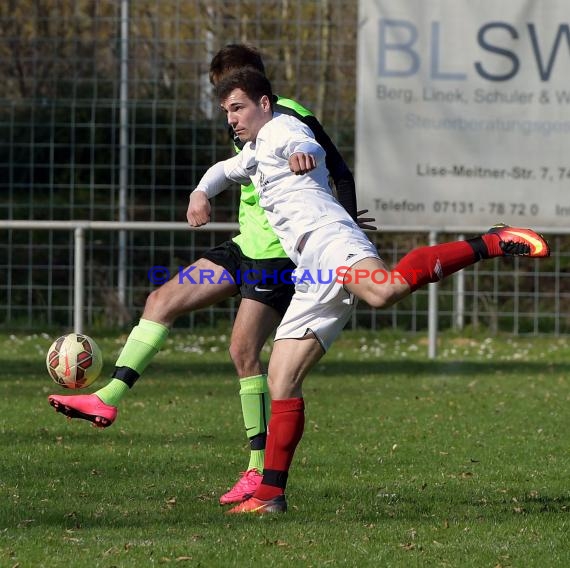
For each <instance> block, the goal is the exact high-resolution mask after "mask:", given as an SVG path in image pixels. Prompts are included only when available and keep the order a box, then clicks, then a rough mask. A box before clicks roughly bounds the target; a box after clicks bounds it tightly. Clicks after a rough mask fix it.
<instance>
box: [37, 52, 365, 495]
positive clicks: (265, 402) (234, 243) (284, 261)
mask: <svg viewBox="0 0 570 568" xmlns="http://www.w3.org/2000/svg"><path fill="white" fill-rule="evenodd" d="M242 67H253V68H255V69H257V70H259V71H261V72H262V73H265V69H264V66H263V61H262V59H261V57H260V54H259V52H258V51H257V50H255V49H254V48H251V47H249V46H246V45H243V44H232V45H228V46H226V47H224V48H223V49H221V50H220V51H219V52H218V54H217V55H216V56H215V57H214V58H213V59H212V62H211V66H210V80H211V82H212V84H214V85H215V84H217V83H218V82H219V80H220V79H221V78H223V77H224V75H226V74H227V73H228V72H230V71H233V70H235V69H236V68H242ZM275 111H276V112H277V113H282V114H292V115H293V116H296V117H297V118H299V119H300V120H301V121H303V122H304V123H305V124H307V125H308V126H309V127H310V128H311V130H312V131H313V133H314V135H315V137H316V139H317V140H318V141H319V143H320V144H321V146H323V148H325V150H326V153H327V156H326V165H327V168H328V170H329V172H330V175H331V178H332V180H333V182H334V185H335V189H336V193H337V197H338V199H339V201H340V202H341V204H342V205H343V206H344V207H345V209H346V210H347V212H348V213H349V215H350V216H351V217H352V218H353V219H356V217H357V211H356V194H355V184H354V178H353V176H352V173H351V171H350V169H349V168H348V166H347V165H346V163H345V161H344V160H343V158H342V156H341V155H340V153H339V151H338V150H337V148H336V147H335V146H334V144H333V143H332V141H331V139H330V138H329V136H328V135H327V134H326V133H325V131H324V129H323V128H322V126H321V125H320V123H319V122H318V120H317V119H316V118H315V117H314V116H313V115H312V114H311V113H310V112H309V111H308V110H307V109H305V108H304V107H302V106H301V105H299V104H298V103H296V102H295V101H292V100H290V99H282V98H277V102H276V106H275ZM231 135H232V139H233V141H234V144H235V145H236V150H238V151H239V148H240V146H241V144H242V143H241V142H240V140H239V136H237V133H235V132H233V131H232V132H231ZM367 221H370V219H361V223H360V224H361V226H363V227H366V226H367V225H365V224H364V223H366V222H367ZM239 227H240V231H239V234H238V235H237V236H236V237H234V238H233V239H231V240H229V241H226V242H225V243H223V244H221V245H220V246H218V247H215V248H213V249H211V250H209V251H207V252H206V253H204V254H203V255H202V257H201V258H200V259H198V260H197V261H196V262H195V263H193V264H192V265H190V266H189V267H187V268H186V269H185V272H186V271H188V273H189V274H190V273H192V274H194V275H199V274H201V273H203V271H208V272H207V274H208V275H209V277H210V278H208V279H203V280H204V281H202V279H199V281H197V282H196V283H193V282H192V280H189V279H183V282H182V283H180V282H179V278H178V276H177V277H175V278H173V279H172V280H170V281H169V282H167V283H165V284H163V285H162V286H160V287H159V288H158V289H156V290H154V291H153V292H151V294H150V295H149V296H148V298H147V301H146V304H145V308H144V312H143V315H142V317H141V319H140V321H139V323H138V325H137V326H136V327H134V328H133V330H132V331H131V333H130V335H129V337H128V338H127V341H126V344H125V346H124V348H123V350H122V351H121V353H120V355H119V358H118V360H117V362H116V366H115V370H114V373H113V378H112V379H111V380H110V382H109V383H108V384H107V385H105V386H104V387H102V388H101V389H99V390H98V391H96V392H95V393H93V394H88V395H76V396H61V395H51V396H49V397H48V400H49V403H50V404H51V405H52V406H53V407H54V408H55V409H56V410H57V411H58V412H61V413H63V414H64V415H66V416H68V417H70V418H82V419H84V420H88V421H90V422H92V423H93V424H94V425H95V426H97V427H100V428H106V427H108V426H110V425H111V424H113V422H114V421H115V419H116V417H117V406H118V404H119V402H120V401H121V399H122V398H123V397H124V396H125V394H126V393H127V392H128V391H129V390H130V389H131V388H132V387H133V385H134V384H135V382H136V381H137V380H138V379H139V377H140V376H141V375H142V373H143V372H144V370H145V369H146V367H147V366H148V364H149V363H150V361H151V360H152V358H153V357H154V356H155V355H156V353H157V352H158V351H159V350H160V348H161V347H162V345H163V344H164V342H165V340H166V338H167V336H168V333H169V329H170V327H171V326H172V325H173V323H174V321H175V320H176V319H177V318H178V317H179V316H181V315H183V314H186V313H189V312H192V311H194V310H198V309H200V308H204V307H207V306H210V305H213V304H216V303H218V302H220V301H222V300H225V299H227V298H229V297H231V296H234V295H236V294H238V293H239V294H240V295H241V302H240V306H239V309H238V312H237V315H236V318H235V322H234V325H233V329H232V335H231V340H230V346H229V352H230V357H231V359H232V362H233V363H234V366H235V368H236V371H237V374H238V377H239V379H240V391H239V394H240V398H241V406H242V413H243V419H244V425H245V430H246V435H247V437H248V439H249V443H250V459H249V463H248V466H247V468H246V470H245V471H244V472H243V473H242V474H241V477H240V478H239V480H238V481H237V483H236V484H235V485H234V487H232V488H231V489H230V491H228V492H227V493H225V494H224V495H222V496H221V497H220V503H222V504H229V503H239V502H241V501H243V500H245V499H247V498H248V497H250V496H251V495H252V494H253V493H254V492H255V490H256V489H257V488H258V486H259V485H260V483H261V479H262V475H261V473H262V470H263V460H264V454H265V443H266V437H267V423H268V421H269V413H270V408H271V406H270V401H269V394H268V386H267V374H266V371H265V369H264V367H263V365H262V363H261V360H260V353H261V349H262V347H263V345H264V344H265V342H266V341H267V339H268V338H269V336H270V335H271V334H272V332H273V331H274V330H275V328H276V327H277V325H278V324H279V322H280V321H281V318H282V316H283V314H284V313H285V311H286V310H287V308H288V306H289V302H290V300H291V297H292V296H293V293H294V286H293V284H292V282H291V272H292V270H293V269H294V268H295V266H294V265H293V263H292V262H291V260H290V259H289V258H288V257H287V255H286V254H285V252H284V251H283V248H282V246H281V244H280V243H279V239H278V238H277V237H276V235H275V233H274V232H273V230H272V229H271V227H270V226H269V224H268V222H267V218H266V216H265V213H264V211H263V210H262V209H261V207H260V206H259V202H258V197H257V195H256V193H255V191H254V188H253V186H252V185H249V186H244V187H242V188H241V195H240V207H239ZM190 271H192V272H190ZM228 274H229V275H231V278H228V277H227V276H228ZM244 275H247V277H242V276H244Z"/></svg>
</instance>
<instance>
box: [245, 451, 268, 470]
mask: <svg viewBox="0 0 570 568" xmlns="http://www.w3.org/2000/svg"><path fill="white" fill-rule="evenodd" d="M264 461H265V450H251V453H250V454H249V464H248V466H247V469H257V471H259V473H263V462H264Z"/></svg>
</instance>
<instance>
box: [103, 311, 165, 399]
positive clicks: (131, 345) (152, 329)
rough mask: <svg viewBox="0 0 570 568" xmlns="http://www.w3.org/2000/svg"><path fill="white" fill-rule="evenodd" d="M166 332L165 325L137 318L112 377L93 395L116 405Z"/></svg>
mask: <svg viewBox="0 0 570 568" xmlns="http://www.w3.org/2000/svg"><path fill="white" fill-rule="evenodd" d="M168 332H169V329H168V327H166V326H165V325H162V324H161V323H156V322H154V321H150V320H145V319H141V320H140V321H139V324H138V325H137V326H135V327H134V328H133V330H132V331H131V333H130V335H129V337H128V338H127V342H126V343H125V346H124V347H123V350H122V351H121V354H120V355H119V358H118V359H117V362H116V363H115V372H114V373H113V377H114V378H113V379H111V381H110V382H109V383H108V384H107V385H106V386H104V387H103V388H101V389H99V390H98V391H97V392H96V393H95V394H96V395H97V396H98V397H99V398H100V399H101V400H102V401H103V402H104V403H105V404H110V405H112V406H117V404H118V403H119V402H120V400H121V399H122V398H123V397H124V396H125V394H127V392H128V391H129V389H130V388H131V387H132V386H133V385H134V383H135V382H136V381H137V379H138V378H139V377H140V375H142V373H143V372H144V370H145V369H146V368H147V366H148V364H149V363H150V362H151V360H152V358H153V357H154V356H155V355H156V354H157V353H158V352H159V351H160V348H161V347H162V346H163V344H164V342H165V341H166V338H167V337H168Z"/></svg>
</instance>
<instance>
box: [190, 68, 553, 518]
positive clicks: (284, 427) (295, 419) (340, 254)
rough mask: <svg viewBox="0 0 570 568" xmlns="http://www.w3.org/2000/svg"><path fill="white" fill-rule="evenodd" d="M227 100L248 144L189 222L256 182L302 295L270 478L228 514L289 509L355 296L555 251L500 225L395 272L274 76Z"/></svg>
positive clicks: (238, 87)
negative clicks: (315, 379) (324, 381)
mask: <svg viewBox="0 0 570 568" xmlns="http://www.w3.org/2000/svg"><path fill="white" fill-rule="evenodd" d="M217 93H218V97H219V100H220V103H221V106H222V108H223V110H224V111H225V113H226V114H227V120H228V123H229V124H230V125H231V126H232V127H233V129H234V131H235V133H236V134H237V136H239V138H240V139H241V140H242V141H244V142H246V144H245V145H244V148H243V150H242V151H241V153H240V154H238V155H237V156H234V157H233V158H230V159H228V160H225V161H223V162H218V163H217V164H215V165H214V166H212V167H211V168H210V169H209V170H208V171H207V172H206V174H205V175H204V177H203V178H202V179H201V181H200V182H199V184H198V186H197V187H196V189H195V191H194V192H192V194H191V196H190V203H189V205H188V211H187V218H188V222H189V224H190V225H192V226H195V227H196V226H201V225H204V224H206V223H207V222H208V221H209V219H210V212H211V209H210V204H209V198H211V197H213V196H214V195H216V194H218V193H219V192H221V191H223V190H224V189H226V188H227V187H228V186H229V184H230V183H231V182H238V183H246V182H247V180H248V179H251V181H252V182H253V184H254V186H255V189H256V191H257V192H258V194H259V203H260V205H261V207H262V208H263V209H264V210H265V212H266V215H267V218H268V221H269V224H270V225H271V227H272V228H273V230H274V231H275V233H276V234H277V236H278V237H279V239H280V241H281V244H282V245H283V248H284V250H285V251H286V252H287V254H288V255H289V257H290V258H291V260H292V261H293V262H294V263H295V264H296V265H297V269H296V271H295V276H296V278H297V284H296V287H295V294H294V295H293V299H292V301H291V303H290V305H289V308H288V310H287V311H286V313H285V315H284V317H283V320H282V321H281V324H280V325H279V327H278V328H277V332H276V335H275V344H274V347H273V352H272V354H271V358H270V361H269V370H268V380H269V389H270V395H271V398H272V403H271V405H272V406H271V419H270V422H269V428H268V437H267V445H266V453H265V462H264V469H263V480H262V483H261V485H260V486H259V488H258V489H257V490H256V491H255V493H254V494H253V496H252V497H251V498H250V499H248V500H246V501H244V502H243V503H240V504H239V505H237V506H236V507H234V508H233V509H231V510H230V511H228V512H229V513H232V514H235V513H255V514H265V513H275V512H284V511H285V510H286V509H287V504H286V500H285V487H286V484H287V477H288V473H289V467H290V465H291V461H292V459H293V455H294V452H295V449H296V447H297V444H298V443H299V441H300V439H301V436H302V434H303V429H304V420H305V419H304V400H303V394H302V384H303V380H304V378H305V376H306V375H307V373H308V371H309V370H310V369H311V368H312V367H313V365H314V364H315V363H316V362H317V361H318V360H319V359H320V358H321V357H322V356H323V354H324V353H325V352H326V350H327V349H328V348H329V347H330V346H331V344H332V343H333V341H334V340H335V338H336V337H337V336H338V334H339V333H340V332H341V330H342V328H343V327H344V325H345V323H346V322H347V321H348V319H349V317H350V315H351V312H352V309H353V306H354V300H355V298H360V299H362V300H364V301H365V302H367V303H368V304H369V305H371V306H372V307H375V308H380V309H381V308H386V307H388V306H391V305H392V304H394V303H395V302H397V301H399V300H401V299H402V298H404V297H406V296H408V295H409V294H411V293H412V292H414V291H415V290H416V289H418V288H419V287H421V286H424V285H426V284H428V283H430V282H437V281H439V280H441V279H442V278H445V277H446V276H448V275H450V274H452V273H454V272H456V271H457V270H460V269H461V268H464V267H466V266H469V265H471V264H474V263H475V262H478V261H479V260H481V259H483V258H492V257H496V256H512V255H516V256H530V257H544V256H548V255H549V247H548V244H547V243H546V241H545V240H544V238H543V237H541V236H540V235H538V234H537V233H535V232H534V231H532V230H530V229H519V228H513V227H508V226H506V225H497V226H495V227H493V228H492V229H491V230H490V231H489V232H488V233H486V234H484V235H482V236H480V237H476V238H473V239H469V240H467V241H456V242H450V243H444V244H440V245H435V246H431V247H420V248H418V249H414V250H413V251H411V252H410V253H408V254H407V255H406V256H405V257H404V258H402V259H401V260H400V262H399V263H398V264H397V265H396V266H395V267H394V269H393V270H392V271H390V270H389V269H388V267H387V266H386V264H385V263H384V262H383V261H382V260H381V259H380V257H379V256H378V253H377V250H376V248H375V247H374V245H373V244H372V243H371V242H370V241H369V240H368V238H367V237H366V235H365V234H364V233H363V232H362V230H361V229H360V228H359V227H358V225H357V224H356V223H355V222H354V221H353V219H352V218H351V217H350V216H349V215H348V214H347V213H346V211H345V210H344V209H343V208H342V207H341V206H340V205H339V204H338V202H337V201H336V200H335V198H334V197H333V196H332V193H331V190H330V188H329V185H328V172H327V169H326V166H325V164H324V158H325V156H324V151H323V149H322V147H321V146H319V144H318V143H317V142H316V140H315V139H314V137H313V134H312V132H311V130H310V129H309V128H307V127H306V126H305V125H303V124H302V123H301V122H300V121H298V120H297V119H295V118H294V117H290V116H285V115H278V116H275V117H274V116H273V97H272V92H271V85H270V83H269V81H268V79H267V78H266V77H265V76H264V75H262V74H261V73H259V72H257V71H255V70H253V69H242V70H239V71H236V72H235V73H233V74H231V75H230V76H228V77H226V78H225V79H224V80H223V81H222V82H221V83H220V84H219V85H218V89H217ZM331 274H332V275H333V277H332V278H331V277H329V276H330V275H331Z"/></svg>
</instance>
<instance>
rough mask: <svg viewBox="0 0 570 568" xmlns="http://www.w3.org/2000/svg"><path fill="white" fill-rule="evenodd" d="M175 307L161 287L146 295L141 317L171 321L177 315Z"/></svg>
mask: <svg viewBox="0 0 570 568" xmlns="http://www.w3.org/2000/svg"><path fill="white" fill-rule="evenodd" d="M176 307H177V306H176V304H173V303H172V298H171V297H170V296H169V294H166V293H165V291H164V290H163V289H162V288H158V289H157V290H153V291H152V292H151V293H150V294H149V295H148V296H147V299H146V303H145V306H144V313H143V317H148V318H150V319H152V320H155V321H163V322H166V321H167V322H171V321H172V320H173V319H175V318H176V317H177V315H178V313H177V309H176Z"/></svg>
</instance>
